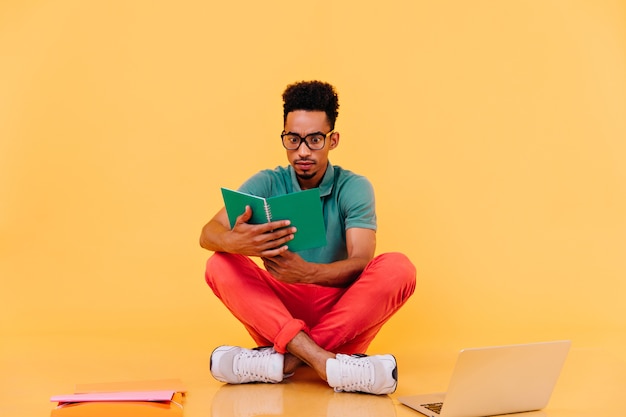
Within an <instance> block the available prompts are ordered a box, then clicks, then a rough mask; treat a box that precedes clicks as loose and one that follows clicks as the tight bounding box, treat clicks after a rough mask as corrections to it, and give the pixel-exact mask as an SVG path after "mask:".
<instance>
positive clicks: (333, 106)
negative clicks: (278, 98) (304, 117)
mask: <svg viewBox="0 0 626 417" xmlns="http://www.w3.org/2000/svg"><path fill="white" fill-rule="evenodd" d="M294 110H316V111H323V112H325V113H326V117H328V122H329V123H330V128H331V129H333V130H334V129H335V121H336V120H337V116H339V98H338V96H337V92H336V91H335V87H333V86H332V85H330V84H328V83H325V82H322V81H300V82H297V83H294V84H291V85H288V86H287V88H286V89H285V91H284V92H283V123H284V122H286V121H287V114H288V113H289V112H292V111H294Z"/></svg>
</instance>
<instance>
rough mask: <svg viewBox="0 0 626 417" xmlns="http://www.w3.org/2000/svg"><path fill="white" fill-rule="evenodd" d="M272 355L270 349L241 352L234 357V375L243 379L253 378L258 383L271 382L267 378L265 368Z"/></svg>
mask: <svg viewBox="0 0 626 417" xmlns="http://www.w3.org/2000/svg"><path fill="white" fill-rule="evenodd" d="M272 353H274V351H273V350H272V349H259V350H243V351H242V352H241V353H239V355H237V356H236V357H235V364H234V365H235V366H234V368H235V373H236V374H237V375H240V376H243V377H254V379H255V380H256V381H259V382H271V381H270V379H269V378H268V377H267V367H268V364H269V362H270V359H271V355H272Z"/></svg>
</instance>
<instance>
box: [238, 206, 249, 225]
mask: <svg viewBox="0 0 626 417" xmlns="http://www.w3.org/2000/svg"><path fill="white" fill-rule="evenodd" d="M250 218H252V209H251V208H250V206H246V209H245V210H244V212H243V213H241V215H240V216H239V217H237V220H235V223H237V224H240V223H248V220H250Z"/></svg>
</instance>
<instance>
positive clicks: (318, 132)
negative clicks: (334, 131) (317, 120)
mask: <svg viewBox="0 0 626 417" xmlns="http://www.w3.org/2000/svg"><path fill="white" fill-rule="evenodd" d="M285 134H286V135H296V136H298V137H300V138H302V137H305V138H306V137H307V136H311V135H324V134H325V133H324V132H322V131H319V130H318V131H317V132H311V133H307V134H306V135H304V136H300V134H299V133H296V132H286V133H285Z"/></svg>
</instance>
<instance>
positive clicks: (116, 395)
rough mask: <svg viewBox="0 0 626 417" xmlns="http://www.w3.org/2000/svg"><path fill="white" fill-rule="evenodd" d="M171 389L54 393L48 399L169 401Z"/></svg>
mask: <svg viewBox="0 0 626 417" xmlns="http://www.w3.org/2000/svg"><path fill="white" fill-rule="evenodd" d="M175 392H176V391H173V390H161V391H124V392H94V393H87V394H67V395H55V396H53V397H51V398H50V401H54V402H58V403H59V404H63V403H82V402H93V401H155V402H156V401H171V400H172V397H174V393H175Z"/></svg>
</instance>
